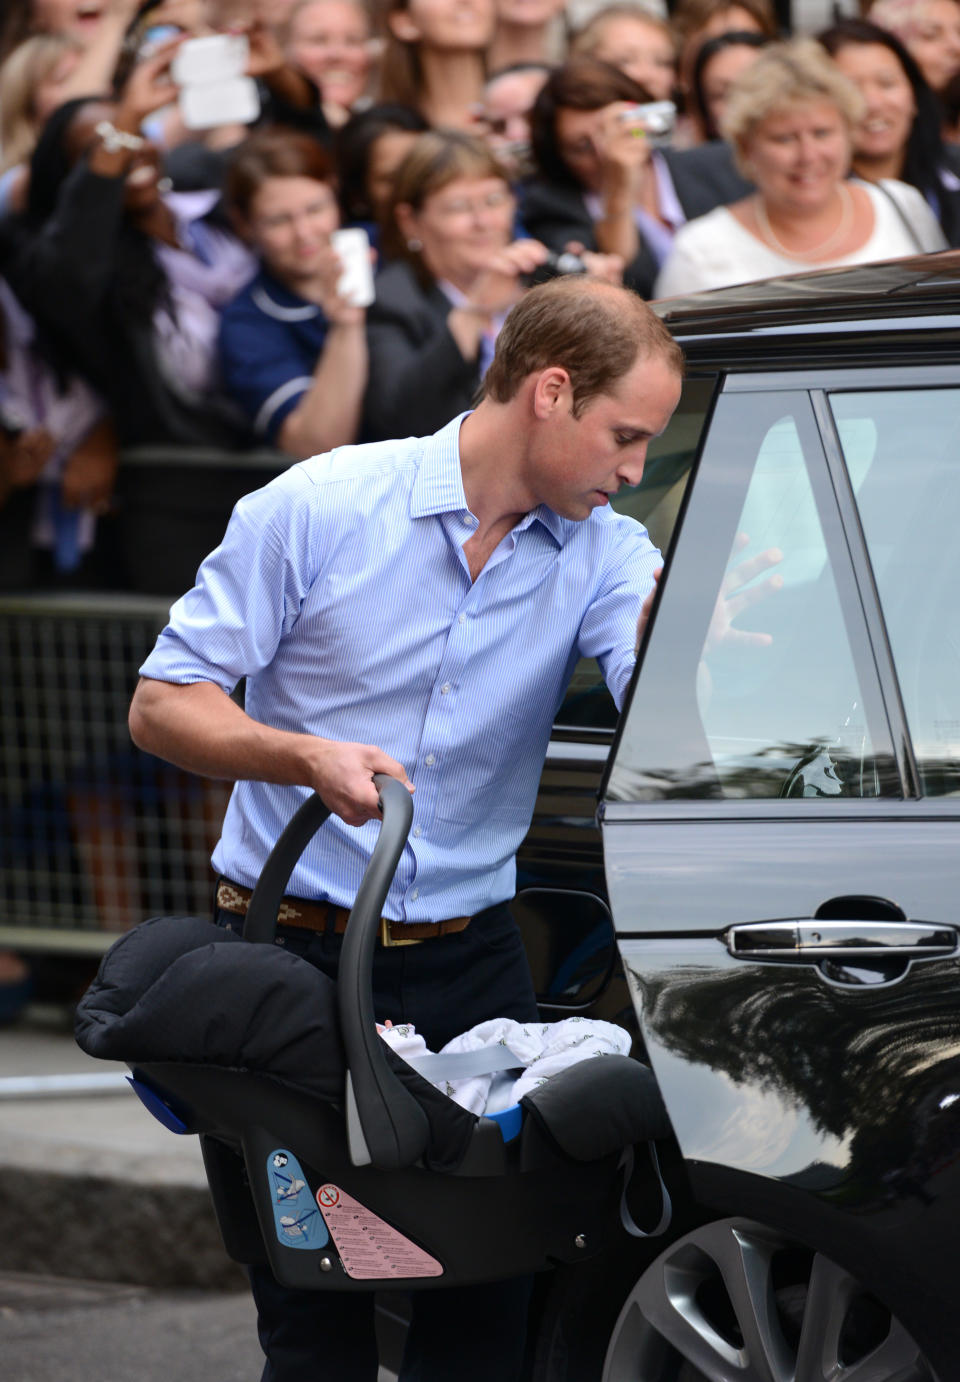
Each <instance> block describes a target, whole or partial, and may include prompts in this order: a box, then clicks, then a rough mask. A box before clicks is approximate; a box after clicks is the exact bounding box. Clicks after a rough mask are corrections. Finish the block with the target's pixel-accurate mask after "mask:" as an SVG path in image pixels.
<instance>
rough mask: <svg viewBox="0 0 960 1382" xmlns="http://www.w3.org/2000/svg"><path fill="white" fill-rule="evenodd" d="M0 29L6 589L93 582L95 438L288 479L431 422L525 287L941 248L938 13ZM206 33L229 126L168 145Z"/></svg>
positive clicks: (114, 459)
mask: <svg viewBox="0 0 960 1382" xmlns="http://www.w3.org/2000/svg"><path fill="white" fill-rule="evenodd" d="M4 14H5V18H4V20H3V25H2V32H0V588H2V589H5V590H11V589H22V588H44V587H49V586H51V585H52V586H64V585H70V584H71V583H73V584H84V583H86V584H89V583H90V582H91V581H95V582H96V583H98V584H105V585H107V586H113V587H114V588H118V587H119V588H123V585H124V579H125V577H124V573H123V571H122V569H121V567H120V566H118V564H117V563H116V560H115V556H116V548H115V547H114V546H113V545H112V544H111V540H110V532H111V526H112V525H115V524H116V522H117V521H118V520H117V517H116V504H115V500H114V485H115V481H116V477H117V475H118V473H119V472H120V471H121V470H122V467H123V456H124V451H125V449H129V448H131V447H137V446H150V447H167V446H173V447H180V448H192V449H194V450H196V449H198V448H215V449H216V450H218V451H219V452H221V453H223V452H226V453H229V452H232V451H238V450H243V449H247V450H249V449H253V448H258V447H260V448H264V447H267V448H274V449H275V451H276V452H277V454H278V459H280V458H282V457H285V458H298V457H304V456H309V455H312V454H314V453H315V452H318V451H321V450H326V449H329V448H332V447H335V446H338V445H341V444H344V443H349V442H351V441H354V440H357V439H360V440H376V439H379V438H383V437H389V436H394V435H404V434H409V433H427V432H430V431H433V430H435V429H436V428H438V427H439V426H441V425H442V424H443V423H444V422H445V421H447V420H448V419H449V418H450V417H452V416H453V415H454V414H455V413H457V412H458V411H460V410H461V409H464V408H466V407H469V406H470V402H471V400H472V398H473V397H474V395H475V392H476V389H477V386H478V384H479V383H480V381H481V379H482V377H483V373H484V370H485V368H486V365H487V363H488V361H489V360H490V358H491V355H492V348H493V342H494V340H495V337H496V333H497V331H498V330H499V327H500V325H501V323H502V321H503V318H504V316H505V315H506V313H507V312H508V311H509V309H510V307H511V305H512V304H513V303H514V302H516V301H517V300H518V298H519V297H520V296H521V294H522V293H523V292H525V291H526V289H527V288H528V287H529V285H530V284H531V283H533V282H536V281H538V280H540V279H542V278H543V277H544V276H547V275H550V274H553V273H557V272H576V271H586V272H589V273H593V274H596V275H600V276H602V277H604V278H607V279H610V280H613V281H621V279H622V281H623V282H625V283H626V284H628V285H629V286H630V287H632V288H633V289H634V290H635V291H637V292H638V293H640V294H642V295H643V296H644V297H654V296H673V295H677V294H686V293H689V292H693V291H696V290H699V289H701V288H707V287H720V286H725V285H729V284H733V283H739V282H744V281H748V280H751V279H754V278H758V277H766V276H768V275H773V274H785V273H793V272H798V271H803V270H808V269H811V268H817V267H820V266H833V265H837V264H848V263H851V264H852V263H861V262H865V261H867V260H875V259H881V258H891V257H898V256H904V255H911V254H916V253H924V252H928V251H932V250H936V249H940V248H943V247H945V246H947V245H948V244H949V245H960V146H958V145H957V143H956V142H954V141H955V139H956V134H957V124H958V112H960V0H875V3H874V4H873V6H872V8H870V9H869V10H867V11H865V12H858V13H856V14H854V13H852V12H850V13H848V14H847V16H846V17H844V18H841V19H838V20H837V22H836V23H834V24H833V25H832V26H831V27H830V28H829V29H827V30H825V31H824V32H822V33H820V34H819V35H805V36H794V35H789V34H785V33H783V32H782V31H781V30H780V29H779V28H778V23H777V19H776V17H775V13H774V10H773V8H772V6H771V4H770V0H677V3H676V6H675V8H674V9H673V11H672V13H670V14H668V13H667V11H666V10H665V9H660V8H657V7H656V0H647V4H646V6H645V5H644V4H643V3H640V2H639V0H638V3H636V4H630V3H623V0H617V3H613V4H606V5H604V4H603V3H602V0H571V3H570V4H568V5H566V6H565V5H564V4H562V3H559V2H558V0H381V3H380V5H379V7H376V8H370V7H369V6H368V4H367V0H292V3H291V0H159V3H155V0H147V3H141V2H140V0H7V4H6V6H5V11H4ZM217 34H219V35H230V36H232V38H234V39H236V40H238V41H239V42H240V43H241V45H242V51H243V58H242V64H243V69H244V73H245V76H244V78H243V80H245V81H247V82H248V83H249V85H250V86H251V87H252V88H253V90H254V93H255V105H254V108H253V109H252V110H251V112H249V113H248V114H246V115H244V116H242V117H239V116H238V114H237V110H236V109H235V108H234V107H233V106H232V105H231V104H230V101H229V100H226V97H225V98H224V100H225V102H226V103H225V104H224V105H221V106H216V102H214V104H215V109H216V111H217V113H216V114H215V115H214V117H212V118H209V119H206V120H204V121H200V122H198V121H197V120H196V119H195V118H194V119H188V118H187V114H186V111H187V107H186V106H185V105H184V102H183V82H184V80H185V78H184V76H183V75H182V64H181V71H180V72H179V73H178V55H182V54H183V53H184V51H185V49H184V45H185V44H186V43H189V42H190V41H191V40H193V39H198V38H209V37H211V36H213V35H217ZM208 104H209V102H208ZM257 111H258V112H259V113H256V112H257ZM345 226H352V227H360V228H362V229H363V230H365V231H366V232H367V235H368V237H369V241H370V254H371V261H372V263H373V265H374V267H375V279H374V283H375V295H374V300H373V302H372V303H370V304H367V305H357V304H356V303H355V302H353V301H352V300H350V299H349V298H348V297H347V296H346V295H345V294H344V291H343V288H342V281H341V274H342V267H343V266H342V262H341V259H340V257H339V255H338V251H337V249H336V248H335V245H334V238H335V237H334V233H335V232H336V231H337V230H338V228H341V227H345ZM332 237H334V238H332ZM183 502H184V503H189V495H187V494H185V495H184V496H183Z"/></svg>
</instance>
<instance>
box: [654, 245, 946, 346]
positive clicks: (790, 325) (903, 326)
mask: <svg viewBox="0 0 960 1382" xmlns="http://www.w3.org/2000/svg"><path fill="white" fill-rule="evenodd" d="M651 306H652V308H653V310H654V311H655V312H656V313H657V314H658V316H660V317H661V318H662V319H663V320H664V322H665V323H666V324H667V325H668V326H669V328H670V330H671V331H672V332H673V334H674V335H675V336H676V338H677V339H678V340H679V342H680V343H681V344H682V346H683V347H684V350H685V352H686V354H687V357H688V360H689V361H690V362H691V363H694V362H696V361H698V360H702V361H706V360H708V359H710V357H714V356H715V357H716V360H717V361H718V362H720V363H723V364H726V365H732V366H737V365H740V366H741V367H745V368H747V367H749V368H756V367H757V366H763V367H769V366H770V365H771V364H775V365H776V367H778V368H781V367H801V366H803V365H807V364H812V363H817V364H823V363H828V362H832V363H837V362H840V361H842V362H843V363H844V364H850V363H852V362H854V361H856V362H858V363H862V364H869V363H874V362H876V361H877V360H884V359H885V360H887V361H889V360H890V358H891V355H892V353H893V352H897V353H898V355H899V356H901V357H906V358H913V359H936V360H950V361H956V360H958V359H960V354H958V351H960V250H956V249H955V250H944V251H942V252H941V253H939V254H924V255H914V256H911V257H910V258H907V259H894V260H889V261H885V262H882V263H877V264H860V265H856V266H854V267H852V268H845V269H818V270H814V271H812V272H809V273H802V274H793V275H790V276H789V277H782V278H771V279H765V280H762V281H760V282H756V283H743V284H739V285H738V286H736V287H732V288H717V289H714V290H713V291H711V292H704V293H696V294H692V295H691V296H689V297H674V298H664V299H661V300H660V301H658V302H654V303H651Z"/></svg>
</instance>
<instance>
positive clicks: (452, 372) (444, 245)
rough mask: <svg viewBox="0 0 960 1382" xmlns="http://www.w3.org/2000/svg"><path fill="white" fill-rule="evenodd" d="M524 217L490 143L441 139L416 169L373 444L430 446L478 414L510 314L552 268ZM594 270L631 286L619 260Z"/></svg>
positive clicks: (398, 202) (380, 286)
mask: <svg viewBox="0 0 960 1382" xmlns="http://www.w3.org/2000/svg"><path fill="white" fill-rule="evenodd" d="M515 213H516V203H515V200H514V197H513V193H512V192H511V190H510V185H509V182H508V181H507V174H506V171H505V170H504V169H503V168H502V167H501V166H500V164H499V163H498V162H497V160H496V159H495V158H494V156H493V154H492V153H491V152H490V150H489V149H488V148H487V146H486V145H485V144H484V143H483V141H482V140H480V139H477V138H475V137H473V136H471V135H467V134H461V133H459V132H458V131H455V130H446V131H440V130H431V131H430V132H429V133H427V134H422V135H421V136H420V138H419V139H418V140H417V142H416V144H415V145H414V147H413V148H412V149H411V151H410V153H409V154H408V155H407V157H406V158H405V159H404V161H403V163H402V164H401V166H400V170H399V172H398V174H397V181H396V185H395V188H394V193H393V200H392V224H391V225H390V226H389V227H388V230H389V231H390V233H391V237H392V239H393V241H394V245H393V248H394V249H395V255H396V257H395V262H393V263H391V264H390V265H388V266H387V268H385V269H384V270H383V271H382V273H381V274H380V275H379V276H378V278H377V296H376V301H375V302H374V304H373V306H372V307H371V308H370V310H369V313H368V317H367V339H368V344H369V349H370V386H369V388H368V390H367V398H366V402H365V404H364V435H365V436H366V437H367V438H369V439H370V440H374V441H375V440H379V439H382V438H386V437H403V436H408V435H411V434H415V435H417V436H422V435H423V434H424V433H426V432H430V431H435V430H436V429H437V428H439V427H442V426H443V424H444V423H445V422H449V421H450V419H451V418H452V417H455V416H456V414H457V413H460V412H463V411H464V410H465V409H466V408H469V407H471V406H472V403H473V399H474V397H475V395H476V391H477V388H478V386H479V384H480V380H481V379H482V377H483V374H484V372H485V370H486V367H487V365H488V364H489V363H490V360H491V358H492V356H493V346H494V341H495V340H496V336H497V333H498V331H499V330H500V327H501V326H502V324H503V320H504V318H505V316H506V314H507V312H508V311H509V310H510V308H511V307H512V306H513V304H514V303H515V302H517V301H518V300H519V298H520V297H521V296H522V294H523V292H524V290H525V288H526V286H527V284H528V283H529V282H530V277H529V276H530V275H532V274H534V273H535V272H536V271H537V270H538V269H541V268H542V266H543V265H544V263H545V261H546V260H547V259H548V251H547V249H546V248H545V246H544V245H542V244H539V243H538V242H537V241H534V240H515V239H514V238H513V227H514V218H515ZM388 247H390V246H388ZM587 260H588V267H589V269H590V270H591V271H592V272H593V273H595V274H597V275H598V276H601V277H605V278H607V279H609V280H610V281H613V282H619V280H620V271H621V268H622V262H621V261H620V260H619V259H614V258H613V257H612V256H604V255H594V256H590V255H588V256H587Z"/></svg>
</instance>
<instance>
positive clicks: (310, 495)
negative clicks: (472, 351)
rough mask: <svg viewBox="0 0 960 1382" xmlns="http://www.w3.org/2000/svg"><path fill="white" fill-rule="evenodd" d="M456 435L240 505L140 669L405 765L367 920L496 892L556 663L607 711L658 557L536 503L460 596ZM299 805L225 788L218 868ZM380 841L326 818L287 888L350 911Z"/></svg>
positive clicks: (538, 756) (309, 471) (528, 801)
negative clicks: (380, 882)
mask: <svg viewBox="0 0 960 1382" xmlns="http://www.w3.org/2000/svg"><path fill="white" fill-rule="evenodd" d="M461 421H462V418H461V417H458V418H455V419H454V420H453V421H452V422H450V423H448V425H447V426H446V427H444V428H443V429H442V430H441V431H440V432H438V433H437V434H436V436H433V437H425V438H408V439H407V440H406V441H391V442H378V443H375V444H371V445H367V446H348V447H341V448H340V449H339V450H337V451H333V452H330V453H328V454H325V455H322V456H315V457H313V459H312V460H308V461H303V462H301V463H300V464H298V465H294V466H292V467H291V468H290V469H289V470H288V471H286V472H285V473H284V474H283V475H280V476H278V477H277V479H275V480H273V481H272V482H271V483H270V484H269V485H267V486H266V487H265V488H264V489H261V490H258V491H257V492H256V493H254V494H250V495H247V496H246V497H245V498H244V499H242V500H241V501H240V503H239V504H238V505H237V507H236V509H235V510H234V512H233V515H232V517H231V519H230V523H229V526H228V528H227V532H226V535H225V537H224V540H223V542H222V544H221V545H220V546H219V547H218V548H217V549H216V550H215V551H214V552H212V553H211V555H210V556H209V557H207V559H206V560H205V561H204V563H203V565H202V566H201V568H200V571H199V573H198V576H197V584H196V585H195V586H194V588H193V589H192V590H191V591H189V592H188V593H187V594H186V595H185V596H184V597H183V598H182V599H181V600H178V601H177V603H176V604H175V605H174V606H173V609H172V610H171V612H170V622H169V624H168V625H167V627H166V628H165V629H164V631H163V633H162V634H161V635H160V638H159V639H158V641H157V645H156V647H155V648H154V650H153V652H152V653H151V654H150V656H149V657H148V658H147V660H146V662H145V663H144V664H143V666H142V668H141V669H140V670H141V674H142V675H143V676H145V677H153V678H156V679H158V680H160V681H170V682H196V681H211V682H214V683H216V684H217V685H218V686H220V687H222V688H223V690H224V691H225V692H228V693H229V692H231V691H232V690H233V688H234V687H235V685H236V684H237V682H238V681H239V680H240V678H241V677H246V678H247V683H246V702H245V708H246V711H247V713H248V714H249V715H251V716H252V717H253V718H254V719H255V720H259V721H261V722H262V723H264V724H269V725H273V726H275V727H276V728H278V729H284V730H293V731H308V732H311V733H315V734H319V735H322V736H324V737H325V738H329V739H340V740H348V741H354V742H360V743H369V744H375V745H377V746H378V747H379V748H381V749H383V750H384V752H386V753H388V754H391V755H392V756H393V757H394V758H396V759H398V760H399V761H400V762H401V763H403V764H404V765H405V767H406V769H407V772H408V773H409V775H410V777H411V779H412V780H413V782H414V783H415V784H416V792H415V794H414V798H413V804H414V815H413V829H412V833H411V835H410V840H409V844H408V845H407V848H406V850H405V851H404V854H403V857H402V859H401V861H400V865H399V868H398V869H397V875H396V878H395V880H394V883H393V886H392V887H391V890H390V893H389V896H388V899H387V904H386V907H385V915H387V916H389V917H390V918H391V919H392V920H395V921H409V922H414V921H417V922H421V921H440V920H443V919H444V918H447V917H455V916H469V915H472V914H473V913H474V912H477V911H479V910H481V909H482V908H484V907H488V906H490V905H492V904H493V903H496V902H502V901H504V900H506V899H508V898H510V897H512V896H513V892H514V880H515V864H514V855H515V853H516V850H517V847H518V846H519V844H520V843H521V841H522V839H523V837H524V834H525V833H526V830H527V827H528V825H529V823H530V818H531V815H532V813H533V806H534V802H535V799H536V793H537V784H538V781H539V777H540V771H541V768H542V766H543V760H544V755H545V753H546V748H547V744H548V741H549V738H550V730H551V726H552V723H553V718H554V713H555V711H556V709H557V707H558V706H559V704H560V702H561V700H562V698H563V695H564V692H565V690H566V687H567V683H568V681H569V679H570V675H571V673H572V671H573V668H574V666H575V665H576V662H577V659H578V657H579V656H580V655H581V654H582V655H584V656H586V657H596V658H597V659H599V662H600V665H601V667H602V669H603V673H604V676H605V678H606V681H607V685H608V686H609V687H610V690H611V692H612V693H613V696H614V698H615V699H616V701H617V703H618V705H619V704H620V703H621V701H622V697H623V694H624V691H625V689H626V686H627V682H628V681H629V678H630V674H631V672H632V670H633V665H634V643H635V639H636V624H637V616H638V614H639V610H640V605H641V602H642V600H643V598H644V597H645V595H646V593H647V592H648V591H649V589H650V587H651V585H652V581H653V571H654V568H655V567H656V566H658V565H659V564H660V560H661V559H660V555H659V553H658V552H657V551H656V549H655V548H654V546H653V545H652V543H651V542H650V540H649V538H648V537H647V534H646V530H645V529H644V528H643V527H641V526H640V524H638V523H636V522H634V521H633V520H632V519H628V518H625V517H623V516H621V515H618V514H616V513H614V512H613V511H612V510H610V509H609V508H600V509H597V510H595V511H594V512H593V514H592V515H591V517H590V518H588V519H587V520H585V521H584V522H579V523H577V522H573V521H571V520H567V519H563V518H560V517H558V516H557V515H556V514H555V513H553V512H552V510H550V509H548V508H545V507H543V506H541V507H540V508H538V509H535V510H534V511H533V512H531V513H529V514H527V515H526V517H525V518H524V519H523V520H522V521H521V522H520V523H518V524H517V526H516V527H515V528H514V529H513V530H512V531H511V532H509V533H508V534H507V536H506V537H505V538H503V540H502V541H501V543H500V545H499V546H498V547H497V548H496V550H495V551H494V553H493V554H492V556H491V557H490V559H489V560H488V562H487V564H486V566H485V567H484V568H483V570H482V572H481V573H480V575H479V576H478V578H477V580H476V581H475V582H471V579H470V572H469V568H468V564H467V560H466V557H465V556H464V553H463V545H464V543H465V542H466V541H467V539H468V538H469V537H470V536H471V534H472V533H473V532H474V530H475V528H476V526H477V520H476V518H475V517H474V516H473V515H472V514H471V513H470V511H469V509H468V507H467V501H466V498H465V496H464V492H463V483H462V479H461V472H460V460H459V450H458V434H459V429H460V423H461ZM307 795H308V789H306V788H297V787H278V786H273V785H271V784H269V783H261V782H238V783H237V784H236V786H235V788H234V791H233V794H232V796H231V799H230V803H229V806H228V808H227V814H226V818H225V820H224V824H223V833H222V836H221V839H220V841H219V843H218V844H217V847H216V849H215V851H214V855H213V864H214V867H215V868H216V869H217V871H218V872H220V873H222V874H224V875H226V876H227V877H228V878H231V879H234V880H235V881H237V882H240V883H244V884H246V885H247V886H250V887H252V886H253V884H254V883H255V882H256V880H257V877H258V876H259V872H260V869H261V868H262V866H263V862H264V860H265V858H266V856H267V854H268V852H269V850H270V848H271V846H272V845H273V843H274V841H275V840H276V839H277V837H278V835H279V834H280V832H281V830H282V829H283V827H284V826H285V825H286V823H287V821H288V820H289V819H290V817H291V816H292V815H293V813H294V811H295V810H296V808H297V807H298V806H299V805H300V803H301V801H303V800H304V799H305V798H306V796H307ZM378 829H379V827H378V826H377V824H376V823H375V822H368V823H367V824H366V825H364V826H362V827H360V828H359V829H357V828H356V827H350V826H347V825H344V824H343V822H342V821H340V820H339V819H337V818H333V817H331V818H330V820H328V821H327V822H326V824H325V825H324V826H323V827H322V829H321V830H320V832H319V833H318V835H317V836H316V837H315V839H314V840H313V843H312V844H311V845H310V847H309V848H308V849H307V850H306V852H305V853H304V855H303V857H302V858H301V860H300V863H299V865H298V867H297V868H296V870H295V871H294V873H293V875H292V877H291V879H290V883H289V885H288V888H287V891H288V892H289V893H291V894H293V895H294V896H297V897H305V898H315V899H327V900H329V901H331V902H334V903H336V904H337V905H339V906H349V905H350V904H351V903H352V902H353V898H354V896H355V894H356V891H357V887H358V885H359V883H360V878H361V876H362V873H363V869H364V867H365V865H366V862H367V859H368V857H369V853H370V851H371V849H372V847H373V844H374V843H375V840H376V836H377V831H378Z"/></svg>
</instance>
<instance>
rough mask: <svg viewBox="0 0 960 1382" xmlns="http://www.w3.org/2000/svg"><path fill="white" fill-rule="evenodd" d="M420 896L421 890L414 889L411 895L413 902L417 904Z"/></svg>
mask: <svg viewBox="0 0 960 1382" xmlns="http://www.w3.org/2000/svg"><path fill="white" fill-rule="evenodd" d="M419 896H420V889H419V888H414V890H413V892H412V893H411V894H410V900H411V902H416V900H417V898H418V897H419Z"/></svg>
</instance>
